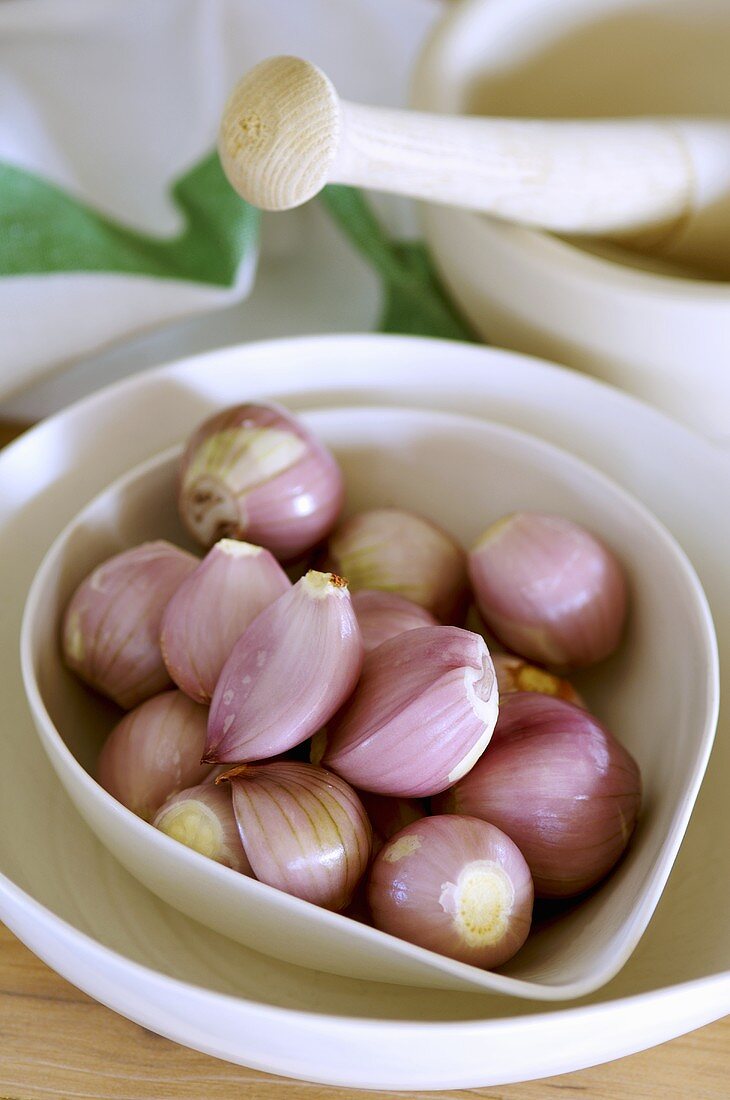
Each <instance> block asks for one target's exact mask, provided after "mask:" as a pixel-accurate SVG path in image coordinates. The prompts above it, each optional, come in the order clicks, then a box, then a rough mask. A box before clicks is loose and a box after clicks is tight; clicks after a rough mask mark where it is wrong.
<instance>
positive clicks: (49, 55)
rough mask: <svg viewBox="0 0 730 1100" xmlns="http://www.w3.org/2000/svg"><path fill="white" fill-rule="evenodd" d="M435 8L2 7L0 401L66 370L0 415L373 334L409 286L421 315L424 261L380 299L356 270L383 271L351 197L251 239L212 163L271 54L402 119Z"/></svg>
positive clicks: (388, 4)
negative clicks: (303, 336)
mask: <svg viewBox="0 0 730 1100" xmlns="http://www.w3.org/2000/svg"><path fill="white" fill-rule="evenodd" d="M439 11H440V4H439V3H438V2H437V0H5V2H4V3H3V4H2V5H0V317H1V318H2V324H1V325H0V399H2V398H3V397H4V396H5V397H6V396H7V395H9V394H11V393H12V392H13V391H18V390H19V389H21V388H22V387H25V386H27V385H28V384H29V383H30V382H31V381H33V380H37V379H38V378H40V377H41V376H43V375H44V374H47V373H49V372H50V371H52V370H54V369H56V368H58V367H60V366H68V365H74V367H73V370H71V371H67V372H66V374H65V376H64V379H63V380H61V381H58V382H56V381H54V382H53V383H52V384H50V385H48V384H47V385H46V387H45V391H44V390H43V389H42V390H41V391H36V392H37V393H38V392H40V393H41V398H40V401H38V399H36V403H35V405H34V404H33V401H31V404H30V406H28V405H27V401H26V403H25V404H24V401H23V400H22V399H21V400H20V402H18V401H16V402H15V403H14V404H13V405H10V406H8V405H6V406H4V408H5V409H7V408H10V409H11V411H16V412H17V413H18V414H25V415H29V414H32V415H39V414H40V413H43V412H46V411H49V410H50V408H53V407H58V405H59V404H62V403H64V401H65V400H69V399H71V398H72V397H74V396H76V395H77V394H78V393H81V392H85V391H86V390H88V389H90V388H93V387H95V386H97V385H101V384H103V383H105V382H106V381H108V380H110V379H111V378H113V377H116V376H118V375H119V374H121V373H127V372H128V371H130V370H132V369H138V368H140V367H142V366H144V365H146V364H147V363H149V362H154V361H160V360H161V359H163V358H165V357H169V356H170V355H174V354H182V353H187V352H190V351H195V350H200V349H202V348H204V347H210V346H215V345H217V344H223V343H229V342H231V341H232V340H237V339H251V338H259V337H262V336H268V335H279V334H285V333H290V332H304V331H309V332H311V331H341V330H342V329H344V328H358V329H363V328H371V327H374V326H375V325H376V324H377V322H378V318H379V317H380V318H381V319H382V312H383V308H384V307H385V308H386V313H387V312H390V314H391V320H392V318H393V316H394V315H395V314H398V316H400V315H402V314H403V313H404V310H403V305H404V301H403V297H404V294H406V296H407V295H409V294H410V296H411V300H410V301H408V302H406V303H405V307H406V308H405V314H407V313H408V312H409V310H410V311H411V312H413V307H414V301H415V298H414V296H415V295H417V294H418V288H417V286H416V283H417V281H418V279H419V278H421V284H422V287H423V297H424V298H428V296H429V294H430V293H431V291H432V289H433V288H432V287H429V286H428V283H429V279H430V274H429V273H428V272H425V271H423V270H421V268H422V264H423V255H421V254H418V255H415V254H408V255H405V254H399V253H398V254H397V253H396V252H394V253H393V255H394V256H396V255H397V256H398V257H399V260H398V262H401V261H402V262H403V264H404V265H405V266H404V267H403V279H402V280H400V282H401V284H402V285H400V286H398V287H396V288H395V291H394V290H393V287H392V286H390V287H388V286H386V285H385V281H387V279H386V276H385V275H384V273H383V270H382V265H381V267H380V270H376V271H375V272H374V271H373V270H372V269H371V268H370V267H369V266H368V261H369V263H370V264H371V265H374V266H375V268H376V269H377V268H378V257H377V256H375V255H373V254H370V255H369V254H368V248H367V246H365V247H364V249H363V241H364V240H366V239H367V234H363V233H362V232H359V228H360V229H361V226H362V218H363V217H365V218H366V221H367V219H369V217H370V216H371V215H370V211H367V210H365V211H363V210H362V209H360V205H359V204H360V201H361V200H360V196H358V195H357V193H352V194H340V195H337V194H334V195H332V196H330V197H329V199H328V200H327V201H325V202H322V201H319V200H315V201H314V202H313V203H311V204H309V206H308V207H306V208H304V209H303V210H301V211H296V212H292V213H290V214H285V215H270V216H266V217H265V218H264V221H263V225H262V226H261V225H260V221H259V217H258V214H257V212H255V211H252V210H251V208H248V207H246V205H245V204H244V203H242V202H241V200H239V199H238V198H237V197H236V196H235V195H234V194H233V192H232V191H230V189H229V188H228V186H227V184H226V183H225V180H224V179H223V177H222V174H221V172H220V167H219V165H218V163H217V158H216V157H215V155H214V147H215V137H216V130H217V125H218V120H219V117H220V112H221V108H222V105H223V103H224V101H225V98H226V95H227V93H228V91H229V90H230V88H231V86H232V85H233V83H234V82H235V80H236V79H237V78H238V77H239V76H240V75H242V73H244V72H245V71H246V70H247V69H248V68H250V67H251V66H252V65H254V64H255V63H256V62H257V61H259V60H260V59H261V58H263V57H265V56H268V55H271V54H276V53H294V54H299V55H302V56H305V57H307V58H309V59H310V60H312V61H314V62H316V63H317V64H319V65H321V66H322V68H323V69H325V71H326V72H327V73H328V74H329V75H330V76H331V77H332V79H333V80H334V82H335V84H336V86H337V88H338V90H340V92H341V93H342V94H343V95H344V96H346V97H347V98H351V99H355V100H358V99H359V100H361V101H364V102H372V103H382V104H393V105H397V104H401V103H403V102H405V101H406V99H407V87H408V79H409V73H410V70H411V67H412V64H413V60H414V57H415V55H416V53H417V51H418V49H419V47H420V45H421V43H422V41H423V38H424V35H425V34H426V32H427V30H428V27H429V26H430V25H431V23H432V21H433V20H434V18H435V17H436V16H437V15H438V14H439ZM376 210H377V216H378V219H379V222H380V228H381V229H382V232H383V234H384V240H385V237H386V236H387V238H388V247H392V248H394V249H397V248H398V247H399V246H398V244H397V243H393V241H394V240H395V241H397V239H398V238H400V237H401V236H402V235H403V234H404V233H406V235H408V234H409V233H412V232H413V228H414V222H413V215H412V211H411V209H410V205H409V204H408V203H404V202H402V201H395V200H393V201H391V202H383V201H380V200H378V201H377V203H376ZM367 225H369V222H367ZM358 227H359V228H358ZM343 230H344V235H343ZM348 234H349V236H350V238H351V241H350V243H348V241H347V236H348ZM394 235H395V236H394ZM259 242H261V257H262V258H261V263H260V265H259V274H258V277H257V256H258V253H259ZM353 243H354V244H355V245H357V246H358V247H360V249H361V251H360V253H358V250H357V248H353V247H352V244H353ZM409 280H410V282H412V283H413V286H410V283H409ZM396 282H398V279H396ZM252 289H253V295H252V297H251V298H250V300H249V301H248V302H246V303H245V304H244V305H243V306H241V304H240V303H241V302H242V301H243V299H245V298H246V297H247V295H249V294H251V292H252ZM386 298H388V302H386ZM394 300H395V305H394V304H393V302H394ZM442 304H443V303H442ZM442 304H440V305H437V309H436V313H438V312H439V310H442ZM223 307H228V308H223ZM418 308H419V307H418V305H417V303H416V312H418ZM214 309H215V310H222V312H218V313H216V314H215V315H212V314H211V315H210V316H206V317H205V318H204V319H203V320H200V321H198V322H196V323H192V322H191V321H190V320H189V319H190V318H192V317H193V316H194V315H196V314H197V315H199V314H210V311H212V310H214ZM429 309H430V306H429V307H428V308H427V310H426V312H427V313H428V310H429ZM442 312H443V310H442ZM434 317H435V314H434ZM180 319H187V323H186V324H179V323H178V324H177V325H176V326H173V327H170V323H171V322H173V321H176V320H177V321H178V322H179V321H180ZM398 323H400V322H398ZM450 324H451V321H450V320H449V318H448V317H447V316H446V314H445V313H444V314H443V316H442V317H440V319H439V317H436V319H435V325H430V324H429V318H428V317H426V318H425V319H424V318H423V317H421V316H420V315H419V317H417V318H415V319H414V318H413V317H410V318H406V319H405V320H404V321H403V327H405V329H406V330H408V331H424V330H429V328H431V329H432V330H433V331H439V332H440V334H442V335H443V334H451V335H460V332H459V331H458V321H454V331H453V332H451V333H450V332H449V331H448V330H449V325H450ZM163 325H164V326H167V328H165V329H162V330H159V326H163ZM444 326H445V327H444ZM386 327H387V326H386ZM391 327H398V324H393V325H391ZM153 328H157V329H158V332H157V334H156V335H155V336H154V337H152V338H145V339H142V338H141V334H143V333H145V332H146V331H148V330H150V329H153ZM132 338H136V339H135V340H132ZM120 340H123V341H126V342H125V343H124V344H117V346H116V348H114V349H113V350H112V351H109V352H104V351H103V349H104V348H105V347H107V346H109V345H112V344H113V343H114V342H118V341H120ZM130 341H132V342H130ZM43 392H45V395H46V396H45V398H44V397H43V396H42V395H43Z"/></svg>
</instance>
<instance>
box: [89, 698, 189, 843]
mask: <svg viewBox="0 0 730 1100" xmlns="http://www.w3.org/2000/svg"><path fill="white" fill-rule="evenodd" d="M207 717H208V712H207V710H206V708H205V707H201V706H199V705H198V704H197V703H194V702H193V701H192V699H189V698H188V696H187V695H185V694H184V693H183V692H182V691H166V692H163V694H161V695H156V696H154V698H152V699H147V700H145V702H144V703H140V705H139V706H138V707H135V709H134V710H132V711H130V712H129V714H125V716H124V718H122V720H121V722H119V723H118V724H117V725H116V726H115V727H114V729H113V730H112V731H111V733H110V734H109V736H108V737H107V739H106V741H105V742H104V745H103V746H102V750H101V753H100V754H99V761H98V764H97V778H98V780H99V783H100V784H101V786H102V787H104V789H105V790H107V791H108V792H109V794H111V795H113V796H114V797H115V798H116V799H117V801H119V802H121V803H122V805H123V806H126V807H127V809H128V810H131V811H132V812H133V813H135V814H137V816H138V817H142V818H144V820H145V821H151V820H152V818H153V817H154V816H155V814H156V813H157V811H158V810H159V808H160V806H161V805H162V803H163V802H165V801H166V800H167V799H168V798H169V797H170V796H171V795H173V794H177V792H178V791H181V790H184V789H185V788H186V787H192V786H194V785H196V784H198V783H202V782H203V780H204V779H205V777H206V776H207V775H208V773H209V772H210V764H201V762H200V756H201V753H202V751H203V747H204V745H205V736H206V725H207Z"/></svg>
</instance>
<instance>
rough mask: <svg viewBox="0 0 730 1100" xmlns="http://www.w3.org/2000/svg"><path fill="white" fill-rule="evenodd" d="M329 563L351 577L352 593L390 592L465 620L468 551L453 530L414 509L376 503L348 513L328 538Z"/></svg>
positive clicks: (447, 618)
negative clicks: (455, 537)
mask: <svg viewBox="0 0 730 1100" xmlns="http://www.w3.org/2000/svg"><path fill="white" fill-rule="evenodd" d="M326 567H327V568H328V569H332V570H334V572H335V573H340V574H341V575H342V576H344V577H347V579H348V583H349V585H350V588H351V590H352V591H353V592H358V591H360V590H362V589H377V590H382V591H385V592H391V593H394V594H396V595H399V596H403V597H405V598H406V599H408V600H410V601H411V602H412V603H415V604H418V605H419V606H420V607H424V608H425V609H426V610H427V611H429V612H430V613H431V614H432V615H433V616H434V617H435V618H436V619H438V620H439V621H440V622H443V623H460V622H461V621H462V620H463V616H464V612H465V610H466V593H467V577H466V555H465V553H464V551H463V550H462V548H461V546H459V544H458V543H457V542H456V541H455V540H454V539H453V538H452V537H451V535H449V534H448V533H447V532H446V531H444V530H443V529H442V528H440V527H438V526H437V525H436V524H435V523H433V522H432V521H431V520H429V519H426V518H425V517H424V516H420V515H418V514H416V513H415V512H407V511H404V510H403V509H399V508H374V509H372V510H371V511H368V512H358V513H356V514H355V515H352V516H350V517H349V518H348V519H346V520H344V522H343V523H342V524H341V525H340V526H339V527H338V528H337V530H336V531H335V532H334V534H333V535H332V536H331V537H330V540H329V543H328V557H327V566H326Z"/></svg>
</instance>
